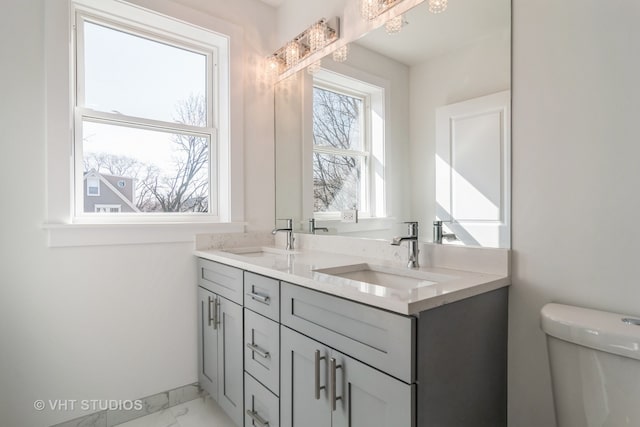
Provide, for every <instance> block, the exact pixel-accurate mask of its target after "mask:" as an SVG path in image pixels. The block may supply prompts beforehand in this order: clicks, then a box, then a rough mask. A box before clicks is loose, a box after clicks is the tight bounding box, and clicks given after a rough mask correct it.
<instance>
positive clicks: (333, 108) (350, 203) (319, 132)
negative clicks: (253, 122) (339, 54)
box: [313, 70, 384, 219]
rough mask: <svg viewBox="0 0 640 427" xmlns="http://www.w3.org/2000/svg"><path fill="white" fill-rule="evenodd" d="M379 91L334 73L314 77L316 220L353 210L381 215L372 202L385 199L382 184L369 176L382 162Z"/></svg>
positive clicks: (382, 214)
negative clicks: (380, 154) (373, 166)
mask: <svg viewBox="0 0 640 427" xmlns="http://www.w3.org/2000/svg"><path fill="white" fill-rule="evenodd" d="M383 92H384V91H383V89H381V88H379V87H376V86H372V85H370V84H368V83H365V82H362V81H359V80H355V79H352V78H349V77H346V76H343V75H339V74H336V73H333V72H328V71H324V70H323V71H321V72H318V73H316V74H315V75H314V79H313V209H314V217H316V218H319V219H338V218H339V213H340V211H342V210H345V209H354V208H355V209H358V211H359V212H360V216H361V217H375V216H384V212H382V211H381V209H378V210H379V212H376V209H375V206H376V205H377V204H376V203H375V200H376V198H379V199H380V198H382V197H383V191H384V182H383V180H380V179H374V178H373V175H374V174H373V173H372V170H373V168H372V165H373V164H375V165H377V166H378V167H380V166H381V165H383V164H384V159H383V157H382V156H379V155H377V154H376V153H383V152H384V147H383V146H384V135H383V132H384V127H383V126H382V120H381V117H379V116H380V111H382V110H383V109H384V105H383V98H384V96H383ZM376 103H378V104H380V105H374V104H376ZM374 111H375V116H376V117H374V113H372V112H374ZM376 175H377V174H376ZM376 187H378V188H376Z"/></svg>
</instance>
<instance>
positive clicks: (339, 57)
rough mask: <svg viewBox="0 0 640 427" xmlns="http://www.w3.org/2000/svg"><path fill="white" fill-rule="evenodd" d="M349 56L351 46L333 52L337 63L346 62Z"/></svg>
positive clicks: (346, 45)
mask: <svg viewBox="0 0 640 427" xmlns="http://www.w3.org/2000/svg"><path fill="white" fill-rule="evenodd" d="M348 55H349V45H348V44H345V45H344V46H341V47H339V48H337V49H336V50H334V51H333V60H334V61H336V62H344V61H346V60H347V56H348Z"/></svg>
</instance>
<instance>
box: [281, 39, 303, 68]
mask: <svg viewBox="0 0 640 427" xmlns="http://www.w3.org/2000/svg"><path fill="white" fill-rule="evenodd" d="M298 61H300V43H298V41H297V40H292V41H290V42H289V43H287V46H286V47H285V53H284V64H285V65H286V66H287V67H288V68H289V67H293V66H294V65H296V64H297V63H298Z"/></svg>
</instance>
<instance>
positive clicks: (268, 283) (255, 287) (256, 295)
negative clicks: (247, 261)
mask: <svg viewBox="0 0 640 427" xmlns="http://www.w3.org/2000/svg"><path fill="white" fill-rule="evenodd" d="M244 306H245V307H249V308H250V309H251V310H253V311H255V312H256V313H260V314H262V315H263V316H266V317H268V318H269V319H273V320H275V321H276V322H279V321H280V282H278V281H277V280H275V279H271V278H269V277H264V276H260V275H258V274H254V273H249V272H248V271H245V272H244Z"/></svg>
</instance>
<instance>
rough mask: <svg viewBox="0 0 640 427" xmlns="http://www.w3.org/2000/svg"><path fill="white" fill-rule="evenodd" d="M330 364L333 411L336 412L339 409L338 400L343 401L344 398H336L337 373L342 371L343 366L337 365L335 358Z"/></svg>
mask: <svg viewBox="0 0 640 427" xmlns="http://www.w3.org/2000/svg"><path fill="white" fill-rule="evenodd" d="M329 364H330V366H331V368H330V369H331V396H330V399H331V410H332V411H335V410H336V407H337V406H336V403H337V402H338V400H341V399H342V396H336V371H337V370H338V369H341V368H342V365H337V364H336V359H334V358H333V357H332V358H331V359H330V361H329Z"/></svg>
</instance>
